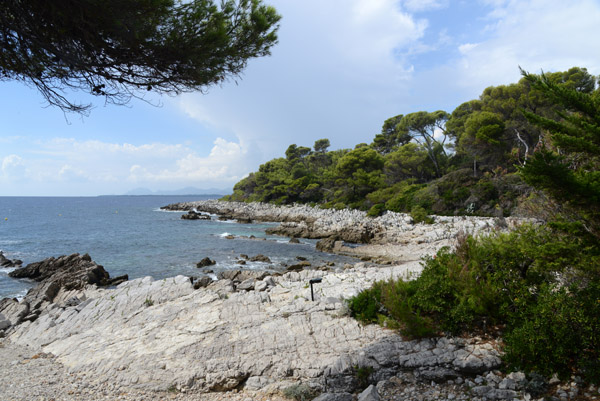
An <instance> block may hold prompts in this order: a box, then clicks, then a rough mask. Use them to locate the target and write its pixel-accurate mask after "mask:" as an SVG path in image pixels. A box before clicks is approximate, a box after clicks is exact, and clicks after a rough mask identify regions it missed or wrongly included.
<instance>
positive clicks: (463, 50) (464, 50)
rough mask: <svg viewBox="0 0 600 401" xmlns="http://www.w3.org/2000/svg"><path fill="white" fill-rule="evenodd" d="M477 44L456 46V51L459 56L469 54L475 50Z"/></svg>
mask: <svg viewBox="0 0 600 401" xmlns="http://www.w3.org/2000/svg"><path fill="white" fill-rule="evenodd" d="M477 45H478V44H477V43H465V44H462V45H460V46H458V51H459V52H460V53H461V54H465V55H466V54H469V52H471V50H473V49H475V48H476V47H477Z"/></svg>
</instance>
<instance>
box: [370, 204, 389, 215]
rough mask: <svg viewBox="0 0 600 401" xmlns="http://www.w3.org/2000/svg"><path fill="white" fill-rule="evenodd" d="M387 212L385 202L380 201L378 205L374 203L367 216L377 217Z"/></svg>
mask: <svg viewBox="0 0 600 401" xmlns="http://www.w3.org/2000/svg"><path fill="white" fill-rule="evenodd" d="M383 213H385V205H384V204H383V203H378V204H377V205H373V206H372V207H371V209H369V211H368V212H367V216H371V217H377V216H381V215H382V214H383Z"/></svg>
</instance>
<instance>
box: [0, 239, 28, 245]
mask: <svg viewBox="0 0 600 401" xmlns="http://www.w3.org/2000/svg"><path fill="white" fill-rule="evenodd" d="M23 242H24V241H23V240H18V239H0V245H18V244H22V243H23Z"/></svg>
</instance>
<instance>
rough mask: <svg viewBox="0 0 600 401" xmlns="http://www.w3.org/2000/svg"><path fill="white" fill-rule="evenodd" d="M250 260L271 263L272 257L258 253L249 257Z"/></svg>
mask: <svg viewBox="0 0 600 401" xmlns="http://www.w3.org/2000/svg"><path fill="white" fill-rule="evenodd" d="M248 260H249V261H250V262H263V263H271V259H269V258H268V257H267V256H265V255H262V254H258V255H256V256H253V257H251V258H249V259H248Z"/></svg>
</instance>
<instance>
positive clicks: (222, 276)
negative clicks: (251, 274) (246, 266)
mask: <svg viewBox="0 0 600 401" xmlns="http://www.w3.org/2000/svg"><path fill="white" fill-rule="evenodd" d="M241 272H242V271H241V270H224V271H222V272H219V274H217V278H218V279H219V280H235V278H236V277H237V276H238V275H239V274H240V273H241Z"/></svg>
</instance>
